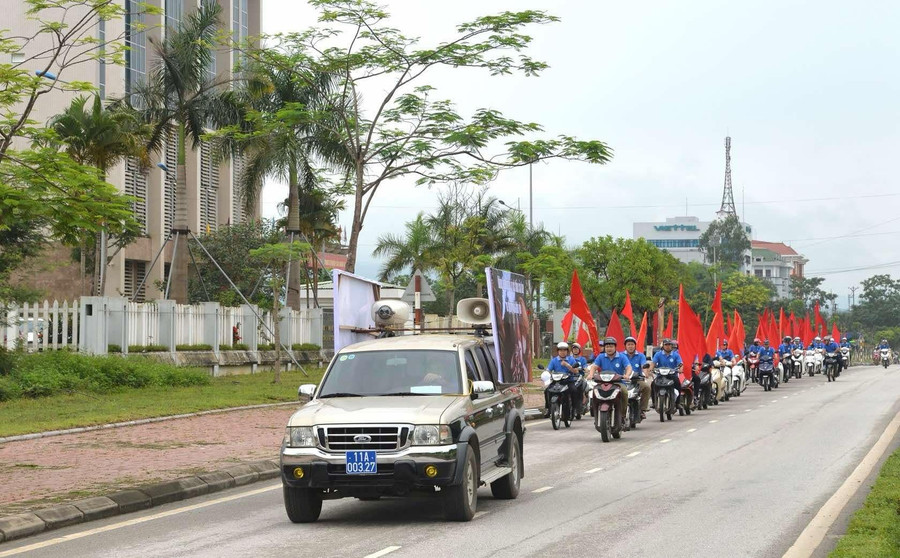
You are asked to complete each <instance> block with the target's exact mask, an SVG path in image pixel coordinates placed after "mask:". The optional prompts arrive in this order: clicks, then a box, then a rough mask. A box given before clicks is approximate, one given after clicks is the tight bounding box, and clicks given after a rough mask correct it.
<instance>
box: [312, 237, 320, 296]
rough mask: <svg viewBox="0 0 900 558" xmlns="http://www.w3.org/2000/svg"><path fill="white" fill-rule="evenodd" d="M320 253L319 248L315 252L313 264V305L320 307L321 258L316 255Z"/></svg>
mask: <svg viewBox="0 0 900 558" xmlns="http://www.w3.org/2000/svg"><path fill="white" fill-rule="evenodd" d="M316 254H318V250H316V251H315V253H314V254H313V259H312V265H313V276H312V280H313V305H314V308H318V307H319V258H318V256H316Z"/></svg>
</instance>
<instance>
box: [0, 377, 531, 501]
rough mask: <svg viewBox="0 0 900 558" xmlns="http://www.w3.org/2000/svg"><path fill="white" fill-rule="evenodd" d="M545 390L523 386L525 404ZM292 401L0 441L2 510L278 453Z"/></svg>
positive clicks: (84, 495)
mask: <svg viewBox="0 0 900 558" xmlns="http://www.w3.org/2000/svg"><path fill="white" fill-rule="evenodd" d="M542 406H543V395H541V393H540V392H539V391H538V392H537V393H534V392H533V391H532V392H530V393H526V395H525V408H530V407H542ZM295 410H296V408H295V407H294V406H284V407H274V408H265V409H250V410H244V411H234V412H228V413H221V414H215V415H205V416H198V417H189V418H179V419H173V420H167V421H163V422H156V423H151V424H141V425H136V426H124V427H121V428H111V429H107V430H95V431H91V432H80V433H77V434H63V435H60V436H53V437H48V438H38V439H33V440H22V441H16V442H8V443H5V444H0V517H3V516H7V515H12V514H16V513H20V512H23V511H28V510H33V509H37V508H41V507H46V506H50V505H54V504H61V503H66V502H70V501H73V500H79V499H83V498H88V497H91V496H98V495H103V494H108V493H110V492H115V491H117V490H122V489H125V488H132V487H135V486H139V485H147V484H151V483H155V482H161V481H168V480H174V479H177V478H181V477H185V476H189V475H196V474H199V473H204V472H209V471H216V470H220V469H223V468H226V467H229V466H232V465H234V464H236V463H240V462H247V461H257V460H262V459H270V460H274V461H277V460H278V452H279V449H280V447H281V439H282V437H283V435H284V426H285V424H287V420H288V418H289V417H290V415H291V414H292V413H293V412H294V411H295Z"/></svg>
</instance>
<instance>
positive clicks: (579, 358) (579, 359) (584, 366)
mask: <svg viewBox="0 0 900 558" xmlns="http://www.w3.org/2000/svg"><path fill="white" fill-rule="evenodd" d="M572 358H574V359H575V362H577V363H578V364H580V365H581V369H582V370H584V371H587V367H588V361H587V359H586V358H584V357H583V356H573V357H572Z"/></svg>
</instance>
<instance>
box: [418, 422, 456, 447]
mask: <svg viewBox="0 0 900 558" xmlns="http://www.w3.org/2000/svg"><path fill="white" fill-rule="evenodd" d="M410 440H411V442H410V443H411V444H412V445H414V446H439V445H442V444H449V443H451V442H453V435H452V434H451V433H450V427H449V426H447V425H446V424H441V425H435V424H417V425H416V426H414V427H413V431H412V436H411V438H410Z"/></svg>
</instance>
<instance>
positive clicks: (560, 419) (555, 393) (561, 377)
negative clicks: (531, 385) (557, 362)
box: [541, 372, 573, 430]
mask: <svg viewBox="0 0 900 558" xmlns="http://www.w3.org/2000/svg"><path fill="white" fill-rule="evenodd" d="M545 375H549V377H546V376H545ZM541 376H542V378H544V391H545V392H547V393H549V394H550V395H549V397H550V407H549V411H550V424H551V425H553V430H559V424H560V423H563V424H565V425H566V428H569V426H570V425H571V423H572V417H573V413H572V397H571V390H570V388H571V387H572V386H573V384H571V383H569V382H568V381H567V380H568V379H569V376H570V374H568V373H567V372H544V374H542V375H541Z"/></svg>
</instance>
